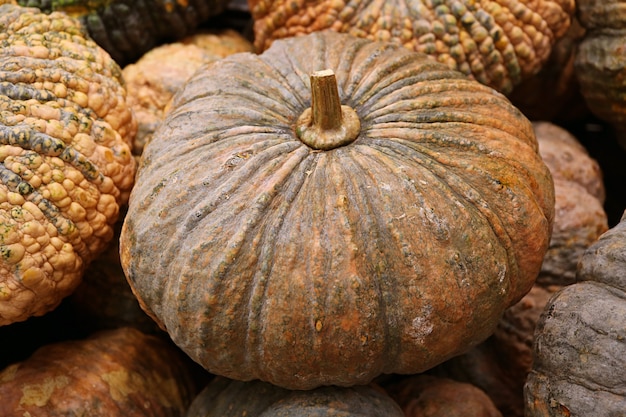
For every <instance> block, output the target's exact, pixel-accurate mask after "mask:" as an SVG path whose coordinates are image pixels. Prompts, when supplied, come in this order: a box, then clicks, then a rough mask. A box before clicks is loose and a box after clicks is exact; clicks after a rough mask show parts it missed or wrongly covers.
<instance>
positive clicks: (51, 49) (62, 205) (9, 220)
mask: <svg viewBox="0 0 626 417" xmlns="http://www.w3.org/2000/svg"><path fill="white" fill-rule="evenodd" d="M120 75H121V70H120V68H119V66H118V65H117V64H116V63H115V62H114V61H113V60H112V59H111V58H110V56H109V55H108V54H107V53H106V52H105V51H104V50H102V49H101V48H100V47H98V46H97V45H96V44H95V43H94V42H93V41H92V40H90V39H89V38H88V36H87V34H86V33H85V32H84V31H83V29H82V27H81V25H80V23H79V22H78V21H77V20H75V19H72V18H70V17H68V16H66V15H64V14H62V13H53V14H50V15H45V14H43V13H40V12H39V10H37V9H34V8H22V7H20V6H16V5H11V4H5V5H2V6H0V162H1V164H0V325H5V324H9V323H12V322H15V321H21V320H25V319H26V318H28V317H30V316H33V315H41V314H44V313H46V312H48V311H50V310H51V309H53V308H54V307H56V306H57V305H58V304H59V303H60V301H61V299H62V298H63V297H65V296H67V295H68V294H69V293H71V292H72V291H73V289H74V288H75V287H76V286H77V285H78V283H79V282H80V277H81V275H82V273H83V271H84V268H85V266H86V265H87V264H88V263H89V262H90V261H91V260H92V259H93V258H94V257H95V256H96V255H97V254H99V253H100V252H101V251H103V250H104V249H105V247H106V245H107V244H108V243H109V241H110V240H111V238H112V237H113V227H112V226H113V224H114V223H115V221H116V220H117V218H118V213H119V206H120V204H123V203H125V202H126V201H127V199H128V194H129V191H130V188H131V187H132V185H133V181H134V173H135V161H134V159H133V158H132V155H131V151H130V146H129V144H130V141H131V138H132V137H133V136H134V134H135V132H136V122H135V120H134V118H133V115H132V113H131V111H130V109H129V108H128V106H127V105H126V103H125V94H126V92H125V90H124V88H123V86H122V81H121V78H120Z"/></svg>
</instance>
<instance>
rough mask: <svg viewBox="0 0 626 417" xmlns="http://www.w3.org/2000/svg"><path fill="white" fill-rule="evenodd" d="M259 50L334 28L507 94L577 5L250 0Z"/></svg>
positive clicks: (496, 0) (536, 0)
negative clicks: (388, 44)
mask: <svg viewBox="0 0 626 417" xmlns="http://www.w3.org/2000/svg"><path fill="white" fill-rule="evenodd" d="M248 3H249V5H250V12H251V14H252V17H253V20H254V35H255V46H256V47H257V50H259V51H262V50H265V49H266V48H267V47H268V46H269V45H271V43H272V42H273V41H274V40H276V39H281V38H285V37H290V36H296V35H302V34H305V33H311V32H313V31H316V30H324V29H332V30H336V31H338V32H342V33H349V34H351V35H354V36H359V37H365V38H368V39H372V40H378V41H392V42H397V43H399V44H402V45H404V46H406V47H407V48H409V49H411V50H415V51H418V52H424V53H427V54H429V55H430V56H432V57H434V58H435V59H437V60H438V61H439V62H443V63H445V64H446V65H448V66H449V67H450V68H453V69H457V70H459V71H461V72H463V73H465V74H468V75H470V76H472V77H474V78H475V79H476V80H478V81H480V82H482V83H483V84H487V85H489V86H491V87H493V88H495V89H497V90H498V91H500V92H503V93H505V94H506V93H509V92H511V90H512V89H513V87H514V86H515V85H517V84H519V83H520V81H521V80H523V79H525V78H528V77H529V76H531V75H534V74H535V73H536V72H538V71H539V70H540V68H541V67H542V66H543V64H544V63H545V61H546V60H547V59H548V56H549V54H550V51H551V48H552V45H553V44H554V43H555V41H556V40H557V39H558V38H559V37H561V36H562V35H563V34H564V33H565V32H566V31H567V28H568V27H569V25H570V19H571V17H572V16H573V14H574V10H575V3H574V1H573V0H532V1H529V0H482V1H474V0H438V1H426V0H415V1H405V0H386V1H373V0H349V1H334V0H307V1H289V0H249V1H248Z"/></svg>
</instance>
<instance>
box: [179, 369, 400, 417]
mask: <svg viewBox="0 0 626 417" xmlns="http://www.w3.org/2000/svg"><path fill="white" fill-rule="evenodd" d="M239 416H247V417H289V416H298V417H327V416H341V417H403V416H404V414H403V413H402V410H401V409H400V407H399V406H398V404H396V403H395V402H394V401H393V400H392V399H391V397H389V396H388V395H387V394H386V393H385V392H384V391H383V390H382V389H380V388H379V387H374V386H356V387H348V388H341V387H321V388H317V389H314V390H310V391H291V390H286V389H284V388H280V387H277V386H274V385H271V384H268V383H265V382H261V381H251V382H240V381H232V380H229V379H227V378H221V377H217V378H215V379H213V380H212V381H211V382H209V384H208V385H207V386H206V387H205V388H204V389H203V390H202V391H201V392H200V393H199V394H198V395H197V396H196V398H195V399H194V400H193V402H192V403H191V405H190V406H189V410H188V412H187V414H186V417H239Z"/></svg>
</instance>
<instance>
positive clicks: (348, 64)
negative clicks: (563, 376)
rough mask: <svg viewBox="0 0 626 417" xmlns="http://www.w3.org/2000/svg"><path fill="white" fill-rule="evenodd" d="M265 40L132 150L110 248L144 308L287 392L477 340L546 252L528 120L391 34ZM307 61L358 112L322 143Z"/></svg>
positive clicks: (191, 344)
mask: <svg viewBox="0 0 626 417" xmlns="http://www.w3.org/2000/svg"><path fill="white" fill-rule="evenodd" d="M300 42H304V43H302V44H301V43H300ZM275 44H276V46H275V47H274V46H272V48H270V49H269V50H268V51H267V52H266V53H263V54H261V55H254V54H236V55H232V56H230V57H227V58H225V59H223V60H220V61H219V62H213V63H211V64H209V65H207V66H205V67H204V68H203V69H202V70H200V71H198V72H197V73H196V75H194V76H193V77H192V78H191V79H190V80H188V82H187V84H186V86H185V87H184V88H183V89H182V90H181V91H180V92H179V93H178V94H177V95H176V96H175V97H174V101H173V102H172V105H171V107H170V111H169V113H168V114H167V116H166V118H165V120H164V122H163V123H162V125H161V127H160V128H159V130H157V132H155V135H154V137H153V140H152V142H150V143H149V144H148V145H147V146H146V148H145V149H144V153H143V155H142V157H143V161H142V165H141V167H140V170H139V174H138V178H137V185H136V187H135V188H134V189H133V195H132V197H131V201H130V204H129V212H128V215H127V216H126V218H125V222H124V227H123V230H122V237H121V242H120V245H121V258H122V264H123V266H124V270H125V272H126V274H127V278H128V280H129V282H130V284H131V286H132V287H133V291H134V292H135V294H136V295H137V296H138V299H139V300H140V302H141V303H142V305H143V306H144V308H145V309H146V310H147V311H148V312H149V314H151V315H152V316H153V317H154V318H155V319H156V320H157V321H158V322H159V323H160V325H161V326H162V327H163V328H164V329H166V330H167V331H168V332H169V334H170V336H171V337H172V339H173V340H174V341H175V342H176V343H177V344H178V345H179V346H180V347H181V348H182V349H183V350H184V351H186V352H187V353H188V354H189V355H190V356H191V357H192V358H194V360H196V361H197V362H199V363H201V364H202V365H203V366H205V367H206V368H207V369H209V370H210V371H211V372H213V373H217V374H221V375H225V376H228V377H231V378H234V379H241V380H250V379H262V380H265V381H269V382H272V383H274V384H277V385H280V386H285V387H288V388H297V389H308V388H312V387H315V386H319V385H327V384H336V385H344V386H346V385H354V384H357V383H366V382H369V381H370V380H371V379H372V378H373V377H375V376H377V375H379V374H381V373H390V372H399V373H417V372H420V371H422V370H425V369H428V368H429V367H431V366H434V365H435V364H437V363H439V362H441V361H443V360H445V359H447V358H449V357H450V356H452V355H455V354H458V353H459V352H460V351H464V350H465V349H467V348H469V347H470V346H472V345H474V344H476V343H478V342H479V341H480V340H483V339H484V338H486V337H487V336H488V335H489V334H490V333H491V331H492V330H493V327H494V326H495V325H496V323H497V320H498V318H499V316H500V314H501V313H502V311H503V310H504V308H506V307H507V306H508V305H510V304H511V303H514V302H516V301H517V300H518V299H519V298H521V296H523V295H524V294H525V293H526V292H527V291H528V289H529V288H530V286H531V285H532V283H533V281H534V278H535V277H536V274H537V272H538V271H539V268H540V264H541V259H542V257H543V253H544V252H545V249H546V247H547V243H548V238H549V227H550V225H551V222H552V217H553V213H552V211H553V208H552V207H553V204H554V196H553V190H552V182H551V177H550V174H549V172H548V171H547V168H546V167H545V165H544V164H543V162H542V161H541V159H540V157H539V156H538V154H537V144H536V141H535V138H534V133H533V130H532V125H531V124H530V122H529V121H528V120H527V119H526V118H525V117H524V116H523V115H522V114H521V113H520V112H519V111H517V109H515V108H514V107H513V106H512V105H510V103H508V101H507V100H506V99H505V98H504V96H502V95H500V94H498V93H496V92H495V91H494V90H492V89H490V88H488V87H485V86H483V85H481V84H479V83H478V82H475V81H471V80H469V79H467V78H466V77H465V76H463V75H462V74H460V73H458V72H456V71H453V70H449V69H448V68H446V67H445V66H443V65H441V64H437V63H433V62H432V61H430V60H429V59H428V58H427V57H426V56H423V55H421V54H416V53H414V52H411V51H408V50H406V49H404V48H402V47H401V46H398V45H391V44H385V43H375V42H371V41H368V40H364V39H357V38H353V37H350V36H348V35H342V34H337V33H332V32H325V33H316V34H311V35H308V36H307V37H305V38H294V39H292V40H285V41H277V42H276V43H275ZM304 51H306V52H304ZM322 69H332V70H333V71H334V72H335V75H336V79H337V87H338V92H339V97H340V98H341V102H342V104H343V105H346V106H349V107H351V108H352V109H354V110H355V112H356V113H357V115H358V117H359V119H360V122H361V132H360V133H359V135H358V137H357V138H356V140H355V141H354V142H352V143H350V144H347V145H345V146H340V147H337V148H334V149H331V150H326V151H319V150H315V149H312V148H310V147H309V146H307V145H305V144H304V143H302V142H301V141H300V140H299V139H298V137H297V134H296V123H297V120H298V118H299V117H300V115H301V114H302V113H303V112H304V111H305V110H306V109H307V108H309V107H310V106H311V93H310V87H309V83H310V74H312V73H314V72H315V71H319V70H322ZM398 72H400V73H402V74H403V77H404V78H403V77H400V76H399V74H398ZM261 73H263V74H264V75H263V76H260V75H259V74H261ZM403 79H404V80H405V81H402V80H403ZM405 83H406V84H405ZM438 84H445V85H447V87H444V88H439V87H436V86H437V85H438ZM247 85H250V86H253V87H252V88H247V87H246V88H243V87H242V86H247ZM452 90H454V91H455V94H449V92H450V91H452ZM383 92H385V93H383ZM423 92H424V93H428V94H429V97H427V98H426V99H425V100H424V101H422V99H421V98H420V97H421V96H422V93H423ZM411 94H412V95H413V97H414V98H415V100H416V102H415V103H413V102H411V100H410V97H411ZM457 94H458V95H460V96H461V97H465V96H466V97H468V99H465V98H462V99H460V100H458V99H456V98H455V97H456V95H457ZM386 95H387V96H386ZM494 95H495V97H496V98H495V99H494ZM470 96H473V97H478V98H477V99H476V100H475V101H474V100H469V97H470ZM480 97H482V100H481V99H480ZM424 102H425V103H426V104H422V103H424ZM468 102H469V103H471V104H468ZM422 111H424V112H425V114H426V116H421V114H420V113H421V112H422ZM496 111H501V113H502V114H500V115H499V117H498V118H497V120H496V118H495V117H486V116H488V115H492V114H493V113H494V112H496ZM200 120H211V121H212V122H211V123H201V122H199V121H200ZM433 120H434V122H433ZM183 161H184V162H183ZM193 167H198V168H193ZM182 184H184V185H182ZM183 207H184V209H183ZM155 277H158V278H157V279H155ZM476 300H481V301H476Z"/></svg>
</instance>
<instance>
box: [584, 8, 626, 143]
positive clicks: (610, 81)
mask: <svg viewBox="0 0 626 417" xmlns="http://www.w3.org/2000/svg"><path fill="white" fill-rule="evenodd" d="M578 8H579V13H578V15H579V17H580V21H581V24H582V25H583V26H584V27H585V28H586V29H587V32H586V35H585V37H584V38H583V39H582V41H581V42H580V45H579V46H578V50H577V52H576V59H575V62H574V68H575V72H576V77H577V79H578V82H579V84H580V91H581V94H582V95H583V97H584V98H585V102H586V103H587V106H588V107H589V109H590V110H591V112H593V114H595V115H596V116H597V117H598V118H600V119H601V120H604V121H606V122H608V123H609V124H610V125H611V126H612V127H613V128H614V129H615V131H616V138H617V140H618V142H619V143H620V144H621V145H622V146H623V147H626V132H625V129H624V124H625V123H626V84H625V82H624V79H625V75H626V74H625V72H626V70H625V69H624V68H625V67H626V52H625V51H624V48H623V45H624V39H625V38H626V11H625V9H624V4H623V1H620V0H609V1H602V2H600V1H595V0H593V1H591V0H579V1H578Z"/></svg>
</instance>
